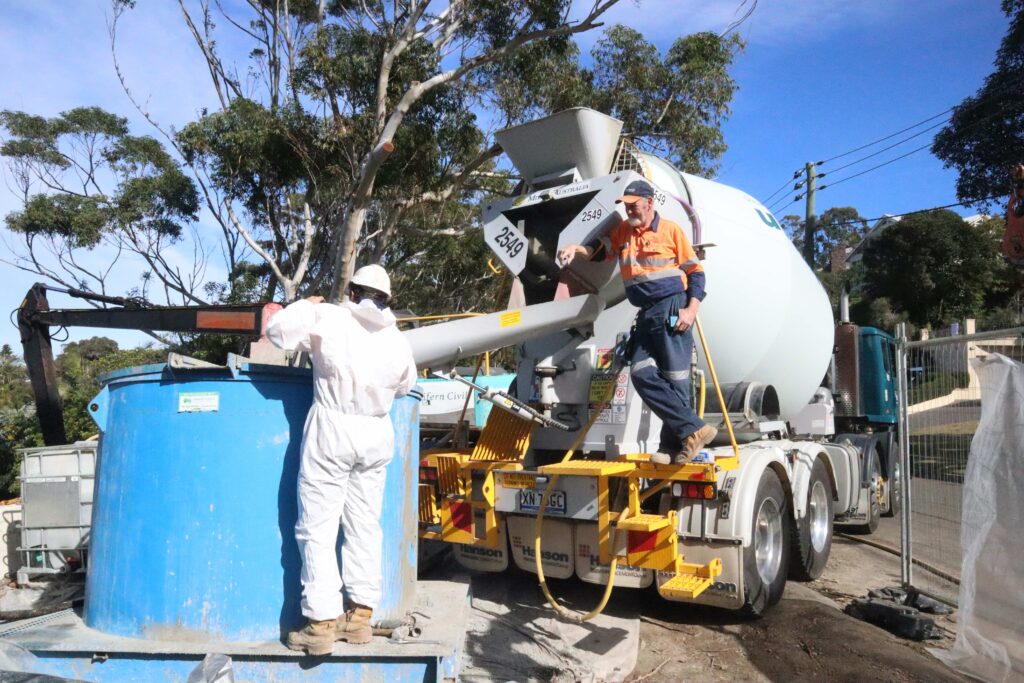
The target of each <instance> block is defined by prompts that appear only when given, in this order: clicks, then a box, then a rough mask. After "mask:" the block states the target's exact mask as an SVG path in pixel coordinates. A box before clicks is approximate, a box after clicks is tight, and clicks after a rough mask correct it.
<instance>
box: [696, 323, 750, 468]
mask: <svg viewBox="0 0 1024 683" xmlns="http://www.w3.org/2000/svg"><path fill="white" fill-rule="evenodd" d="M694 322H695V323H696V325H697V334H698V335H699V336H700V345H701V348H703V349H704V360H706V361H707V362H708V371H709V372H710V373H711V381H712V382H713V383H714V385H715V396H717V397H718V405H719V406H721V408H722V420H723V421H724V422H725V429H726V431H727V432H729V443H731V444H732V454H733V455H734V456H735V457H737V458H739V457H740V449H739V446H738V445H737V444H736V435H735V434H734V433H733V431H732V419H731V418H730V417H729V410H728V408H726V405H725V399H724V398H722V387H720V386H719V385H718V374H717V373H715V364H714V363H712V362H711V352H710V351H708V341H707V339H705V338H704V328H703V327H702V326H701V324H700V317H699V316H698V317H697V318H694Z"/></svg>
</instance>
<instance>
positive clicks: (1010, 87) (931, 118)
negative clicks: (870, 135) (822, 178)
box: [818, 83, 1020, 172]
mask: <svg viewBox="0 0 1024 683" xmlns="http://www.w3.org/2000/svg"><path fill="white" fill-rule="evenodd" d="M1019 87H1020V86H1019V84H1015V83H1009V84H1007V86H1006V87H1004V88H998V89H996V90H994V91H993V92H990V93H988V94H987V95H985V96H984V97H982V98H981V99H979V100H978V101H977V102H975V103H974V104H973V105H971V107H969V108H968V109H973V108H975V107H978V106H980V105H981V104H982V103H983V102H985V101H987V100H990V99H992V98H993V97H1000V96H1002V95H1005V94H1007V93H1009V92H1013V93H1016V91H1017V90H1018V89H1019ZM958 106H960V105H954V106H952V107H950V108H949V109H947V110H945V111H942V112H939V113H938V114H935V115H933V116H929V117H928V118H926V119H922V120H921V121H918V122H917V123H915V124H913V125H910V126H907V127H906V128H903V129H901V130H898V131H896V132H895V133H890V134H889V135H886V136H885V137H881V138H878V139H877V140H874V141H872V142H869V143H867V144H865V145H861V146H860V147H854V148H853V149H851V150H848V151H846V152H843V153H842V154H837V155H835V156H833V157H829V158H828V159H825V160H824V161H820V162H818V163H819V165H822V164H827V163H828V162H830V161H835V160H836V159H842V158H843V157H845V156H849V155H851V154H853V153H855V152H859V151H861V150H862V149H867V148H868V147H874V146H875V145H877V144H878V143H880V142H885V141H886V140H890V139H892V138H894V137H896V136H897V135H902V134H903V133H906V132H907V131H911V130H913V129H915V128H917V127H918V126H921V125H924V124H926V123H928V122H929V121H934V120H935V119H937V118H939V117H940V116H946V115H947V114H949V113H950V112H952V111H953V110H954V109H956V108H957V107H958ZM986 118H988V117H986ZM939 125H941V124H935V125H933V126H929V128H928V129H926V130H931V129H932V128H937V127H938V126H939ZM923 132H924V131H922V133H923ZM920 134H921V133H917V134H915V135H913V136H911V138H913V137H916V135H920ZM911 138H907V139H908V140H909V139H911ZM896 144H899V143H896ZM865 158H867V157H865ZM851 163H856V162H851ZM837 170H838V169H837ZM833 172H834V171H833Z"/></svg>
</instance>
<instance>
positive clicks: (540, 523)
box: [533, 378, 628, 624]
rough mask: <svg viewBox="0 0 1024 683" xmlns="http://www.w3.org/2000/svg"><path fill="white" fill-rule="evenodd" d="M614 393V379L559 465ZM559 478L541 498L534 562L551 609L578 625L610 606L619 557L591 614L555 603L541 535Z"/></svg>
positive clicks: (549, 485) (552, 481)
mask: <svg viewBox="0 0 1024 683" xmlns="http://www.w3.org/2000/svg"><path fill="white" fill-rule="evenodd" d="M613 391H615V380H614V378H613V379H612V381H611V382H609V383H608V389H607V390H606V391H605V393H604V396H602V397H601V401H600V402H599V403H597V404H596V405H597V409H596V410H594V414H593V415H591V416H590V421H589V422H587V425H586V426H585V427H584V428H583V429H581V430H580V433H579V436H577V437H576V439H575V440H574V441H573V442H572V445H571V446H569V450H567V451H566V452H565V455H563V456H562V459H561V460H560V461H559V463H563V462H566V461H567V460H569V459H571V458H572V454H573V453H575V452H576V449H577V448H579V447H580V444H582V443H583V439H585V438H586V437H587V433H588V432H589V431H590V428H591V427H593V426H594V422H595V421H597V417H598V415H600V414H601V411H603V410H604V409H605V407H606V406H607V405H608V402H609V401H610V400H611V397H612V392H613ZM558 477H559V475H557V474H554V475H551V479H549V480H548V485H547V486H546V487H545V488H544V495H543V496H541V499H540V506H539V508H538V509H537V522H536V524H535V525H534V542H533V549H534V554H533V555H534V557H533V560H534V562H535V563H536V565H537V580H538V581H539V582H540V589H541V591H543V593H544V597H545V598H547V600H548V603H549V604H550V605H551V607H553V608H554V610H555V612H557V613H558V614H560V615H562V616H563V617H565V618H567V619H568V620H570V621H572V622H575V623H577V624H582V623H583V622H584V621H589V620H591V619H593V618H594V617H596V616H597V615H598V614H600V613H601V611H602V610H604V606H605V605H606V604H608V598H610V597H611V595H612V586H613V585H614V584H615V567H616V565H617V564H618V557H616V556H615V555H612V564H611V567H610V569H611V574H610V575H609V576H608V585H607V586H606V587H605V590H604V596H603V597H602V598H601V602H600V603H599V604H598V606H597V607H595V608H594V609H592V610H591V611H590V612H587V613H586V614H585V615H583V616H582V617H581V616H580V615H578V614H575V613H573V612H570V611H569V610H567V609H565V608H564V607H562V606H561V605H559V604H558V602H556V601H555V598H554V596H553V595H551V591H550V590H548V582H547V580H546V579H545V578H544V568H543V567H542V566H541V560H540V535H541V529H542V527H543V525H544V509H545V508H546V507H547V506H548V499H549V498H550V497H551V490H552V489H553V488H554V486H555V483H556V482H558ZM627 510H628V508H627ZM620 519H621V518H620ZM615 540H616V538H615V536H614V534H613V536H612V548H613V549H614V548H615Z"/></svg>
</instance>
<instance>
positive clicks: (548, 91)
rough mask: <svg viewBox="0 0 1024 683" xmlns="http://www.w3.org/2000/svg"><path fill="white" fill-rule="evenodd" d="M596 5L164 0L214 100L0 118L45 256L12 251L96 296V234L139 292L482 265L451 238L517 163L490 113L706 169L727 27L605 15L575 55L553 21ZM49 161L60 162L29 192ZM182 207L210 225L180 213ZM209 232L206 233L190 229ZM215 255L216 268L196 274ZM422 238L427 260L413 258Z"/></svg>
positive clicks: (502, 187)
mask: <svg viewBox="0 0 1024 683" xmlns="http://www.w3.org/2000/svg"><path fill="white" fill-rule="evenodd" d="M617 2H618V0H599V1H598V2H590V3H573V2H572V0H529V1H527V0H516V1H515V2H496V1H495V0H467V1H466V2H458V3H443V2H429V1H428V2H416V3H413V2H407V1H402V2H397V3H351V2H315V1H313V0H299V1H297V2H296V1H293V2H290V3H268V2H249V3H242V4H234V5H227V4H221V3H206V2H190V1H189V0H183V2H182V3H180V7H181V9H182V17H183V20H184V22H185V24H186V26H187V27H188V29H189V31H190V33H191V35H192V38H193V39H194V42H195V46H196V47H197V48H198V49H199V51H200V54H201V55H202V56H203V58H204V59H205V61H206V67H207V69H205V71H204V73H203V74H199V75H197V77H208V78H210V80H211V82H212V85H213V89H214V92H215V93H216V97H217V101H216V106H212V107H209V108H207V109H204V110H201V111H200V112H199V114H198V116H197V117H196V118H195V119H194V120H192V121H190V122H187V123H185V124H184V125H180V126H178V127H176V128H172V127H170V126H163V125H161V123H160V122H158V121H155V120H153V119H152V118H151V117H150V116H149V115H148V114H147V113H146V107H145V105H144V103H143V102H141V101H138V100H136V99H134V96H133V95H132V89H131V88H130V87H129V84H128V83H127V82H125V81H122V83H123V84H124V86H125V92H126V93H127V94H128V96H129V98H131V100H132V102H133V103H134V104H135V105H136V107H137V109H138V110H139V111H140V112H141V113H142V114H143V115H144V116H146V118H147V119H148V120H149V122H150V123H151V124H153V126H154V127H155V128H156V130H157V132H158V133H159V135H157V136H156V137H155V138H148V137H138V136H135V135H133V134H132V133H131V132H130V131H129V130H128V127H127V123H126V121H125V119H124V118H122V117H120V116H118V115H116V114H111V113H108V112H104V111H102V110H99V109H96V108H81V109H76V110H73V111H72V112H66V113H65V114H62V115H61V116H59V117H56V118H54V119H44V118H40V117H35V116H33V115H31V114H26V113H23V112H7V113H6V114H5V118H4V119H2V120H0V124H3V127H4V128H5V129H6V130H7V133H8V135H9V139H8V140H7V144H6V145H5V146H4V148H3V150H2V154H4V155H5V156H6V157H7V161H8V165H9V166H10V167H11V168H12V169H13V170H15V171H16V173H15V176H16V177H19V178H24V179H25V181H26V191H25V193H24V195H25V196H24V206H23V208H22V210H20V211H18V212H15V213H14V214H12V215H11V216H9V217H8V222H9V224H10V225H11V226H12V227H13V228H14V229H16V230H18V231H19V232H20V234H22V235H23V236H25V239H26V244H27V245H28V247H29V251H30V252H31V251H32V250H33V249H35V250H39V249H44V248H45V249H51V250H53V251H55V252H56V257H57V259H58V263H59V267H57V268H54V269H50V268H48V266H46V265H45V263H44V262H43V261H42V260H38V261H36V260H33V259H32V258H31V253H30V254H29V255H28V256H29V257H28V258H26V259H25V262H24V264H25V265H26V267H28V268H29V269H32V268H33V267H35V266H36V265H37V264H43V265H39V266H38V267H39V268H40V270H41V272H42V274H43V275H45V276H48V277H50V278H51V279H56V280H58V281H59V282H62V283H63V284H69V285H73V286H78V287H83V285H85V287H83V288H90V289H98V290H101V291H102V290H104V288H105V287H104V280H105V277H106V272H104V271H101V272H99V273H96V272H82V271H83V269H82V268H81V267H80V263H79V262H76V261H75V259H74V258H73V257H74V254H75V251H76V250H78V249H83V248H92V247H94V246H95V245H98V244H103V243H112V244H115V245H116V247H117V248H119V249H125V248H127V249H129V250H131V251H134V252H135V253H138V254H139V255H140V256H142V257H143V258H145V259H147V262H148V263H149V264H150V271H149V272H148V273H147V274H145V275H144V278H143V282H142V284H141V285H140V288H139V291H137V292H132V293H133V294H142V295H146V294H147V292H148V291H152V290H155V289H157V288H158V287H159V288H163V289H166V290H167V291H169V292H171V293H172V294H173V295H176V296H179V297H180V299H181V300H182V301H184V302H200V301H202V302H211V301H225V302H247V301H254V300H267V299H275V298H283V299H284V300H285V301H290V300H293V299H294V298H296V297H298V296H301V295H302V294H303V293H309V292H316V293H322V294H328V293H331V292H333V293H334V294H335V295H337V294H338V293H339V292H341V291H344V284H345V282H346V280H347V277H348V276H349V274H350V273H351V272H352V270H353V268H354V267H355V266H356V265H358V264H362V263H370V262H376V263H381V264H382V265H384V266H385V267H388V268H392V269H394V268H396V267H402V268H411V269H414V270H415V271H416V272H427V271H430V270H433V271H435V272H437V271H440V270H452V272H456V273H460V275H459V276H457V277H456V278H455V281H457V282H464V281H466V280H465V278H467V277H468V278H470V280H473V279H474V278H475V279H478V280H480V281H483V280H487V279H490V278H492V277H493V273H492V272H491V271H490V270H489V269H488V268H487V267H486V259H482V260H477V261H476V262H475V263H468V262H464V261H465V259H470V258H472V259H477V258H478V256H477V251H479V250H478V249H477V248H476V247H474V246H469V245H466V246H463V245H457V243H458V242H459V241H461V240H463V239H466V240H470V241H478V240H479V233H478V232H477V228H479V221H478V218H477V217H476V212H475V210H474V207H475V205H476V203H477V202H478V201H479V200H480V199H481V198H482V197H486V196H494V195H502V194H509V193H511V192H512V191H514V188H515V184H516V180H517V179H516V178H511V177H509V173H508V172H507V171H506V170H504V169H503V168H502V167H501V166H499V165H497V163H496V159H497V157H498V156H499V155H500V153H501V150H500V148H499V147H498V146H497V145H495V144H494V143H493V142H492V139H491V138H492V133H493V132H494V130H495V129H497V128H500V127H504V126H507V125H511V124H514V123H519V122H522V121H524V120H527V119H530V118H534V117H536V116H539V115H543V114H548V113H552V112H554V111H558V110H561V109H564V108H566V107H572V106H591V107H593V108H596V109H598V110H601V111H604V112H606V113H609V114H612V115H614V116H617V117H619V118H621V119H622V120H623V121H624V123H625V131H626V133H627V134H628V135H630V136H631V137H632V139H633V140H634V141H635V142H636V143H637V144H638V145H640V146H641V147H643V148H645V149H647V150H651V151H655V152H657V153H659V154H661V155H663V156H667V157H668V158H669V159H670V160H671V161H673V162H675V163H676V164H678V165H680V166H681V167H683V168H684V169H685V170H688V171H691V172H704V173H707V172H711V171H713V170H714V169H715V168H716V164H717V160H718V158H719V157H720V156H721V154H722V153H723V151H724V149H725V143H724V140H723V137H722V134H721V131H720V125H721V122H722V120H723V119H724V117H726V116H727V115H728V113H729V102H730V101H731V98H732V96H733V94H734V92H735V90H736V84H735V82H734V81H733V79H732V78H731V76H730V75H729V68H730V67H731V64H732V61H733V59H734V57H735V55H736V54H737V52H738V51H739V50H740V49H741V48H742V42H741V41H740V40H739V39H738V38H737V37H736V36H735V35H733V34H730V35H726V36H724V37H723V36H718V35H715V34H712V33H699V34H695V35H692V36H682V37H680V38H679V39H678V40H676V41H675V42H674V43H672V45H671V46H669V47H668V49H667V50H664V51H663V52H662V51H659V50H658V49H657V47H656V46H655V45H653V44H652V43H650V42H648V41H647V40H645V39H644V38H643V36H642V35H641V34H640V33H638V32H637V31H635V30H633V29H630V28H627V27H623V26H612V27H609V28H607V29H606V30H605V32H604V34H603V37H602V38H601V39H600V40H599V41H598V42H597V44H596V45H595V46H594V48H593V50H592V52H591V55H590V57H591V60H590V61H589V62H588V63H587V65H586V66H584V65H583V61H584V60H581V56H580V54H579V49H578V48H577V46H576V45H575V43H574V42H573V35H574V34H578V33H582V32H585V31H590V30H594V29H596V28H597V27H598V26H600V25H601V24H600V20H601V18H602V17H603V16H604V15H605V13H606V12H607V11H608V9H610V8H611V7H612V6H613V5H614V4H616V3H617ZM112 4H113V7H114V13H113V17H112V25H111V37H112V44H113V46H114V50H115V60H116V59H117V45H118V40H119V38H118V36H119V33H121V32H123V31H125V30H128V28H127V26H128V25H127V24H125V23H124V22H123V21H121V20H122V18H123V17H124V15H125V13H126V12H129V11H133V10H135V4H136V3H134V2H131V1H129V0H112ZM142 7H143V6H142V5H140V6H139V8H138V9H137V10H135V11H141V10H142ZM224 45H232V46H238V45H242V46H244V48H243V49H242V50H240V51H239V52H238V54H243V53H244V54H247V57H245V58H243V59H241V60H239V59H235V58H233V57H228V56H225V52H224V48H223V47H222V46H224ZM122 73H123V71H122V70H120V69H119V70H118V75H119V76H121V74H122ZM158 140H162V141H163V145H161V144H160V142H158ZM21 171H31V172H23V173H20V175H19V172H21ZM54 171H59V172H61V173H63V174H65V175H67V176H68V177H67V179H66V180H64V181H62V183H61V185H60V187H59V188H57V189H55V188H47V187H46V182H45V180H46V178H47V176H48V174H50V173H53V172H54ZM79 177H84V178H85V180H86V183H85V186H86V187H85V189H84V190H81V191H80V190H78V188H77V187H75V186H74V182H75V181H76V180H78V179H79ZM29 180H31V181H33V182H34V183H35V184H34V185H33V188H32V189H31V191H30V190H29V188H28V184H29V183H28V181H29ZM36 188H39V189H36ZM200 206H201V207H202V208H203V209H204V213H203V217H204V221H205V220H206V218H207V217H208V218H209V219H210V220H212V222H213V226H212V227H214V228H215V229H214V230H213V231H210V230H205V227H206V226H203V227H204V230H202V231H200V230H199V226H198V225H197V224H196V221H197V218H198V216H199V208H200ZM431 217H432V220H431ZM200 232H202V235H203V236H202V239H200V238H199V235H200ZM186 233H189V234H191V239H193V240H194V241H196V242H197V243H198V246H197V247H196V255H195V258H196V262H197V265H196V267H195V268H194V269H192V270H191V271H190V272H181V270H179V266H180V264H171V263H168V262H167V261H166V260H165V257H164V256H163V255H162V254H161V252H162V251H163V250H164V249H165V248H166V247H167V246H168V245H170V244H173V243H175V242H176V241H177V240H180V239H182V236H183V235H186ZM211 234H212V235H213V239H218V240H220V239H222V242H221V243H220V244H219V245H213V244H210V243H209V242H208V241H207V240H209V239H211ZM431 236H433V237H435V238H436V239H437V241H436V243H434V244H430V245H429V246H430V247H435V246H436V245H437V244H445V245H448V247H450V248H446V249H441V250H438V249H427V250H424V248H420V246H417V245H418V244H419V245H421V246H428V245H426V244H425V240H429V238H430V237H431ZM216 247H220V248H219V249H216ZM217 252H220V253H222V254H223V256H224V260H225V266H226V271H227V278H226V281H224V282H208V283H206V285H205V287H199V284H200V283H202V282H203V280H204V277H203V274H204V272H205V271H204V268H205V263H206V260H207V258H208V255H211V254H214V253H217ZM426 254H429V255H430V257H431V258H432V259H435V260H432V261H430V262H427V261H421V260H420V259H423V258H426ZM401 279H402V278H401V276H399V280H401ZM406 280H407V281H408V282H410V283H411V282H412V280H411V279H409V278H406ZM453 282H454V281H453ZM438 286H442V283H438ZM453 286H454V284H453ZM506 287H507V283H506ZM457 299H458V297H454V298H449V297H448V294H447V293H445V294H444V295H443V296H441V297H433V298H425V299H424V301H425V302H426V303H429V302H431V301H433V302H436V303H437V304H438V305H440V304H441V302H442V301H444V305H445V306H448V305H450V304H451V303H452V301H454V300H457Z"/></svg>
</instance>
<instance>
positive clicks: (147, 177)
mask: <svg viewBox="0 0 1024 683" xmlns="http://www.w3.org/2000/svg"><path fill="white" fill-rule="evenodd" d="M0 128H3V129H4V130H5V131H6V133H7V136H8V137H7V139H6V140H5V141H4V143H3V144H2V145H0V155H2V156H4V157H6V158H7V160H8V165H9V167H10V169H11V171H12V174H11V175H12V177H13V179H14V182H15V184H16V189H17V190H18V192H19V193H20V194H21V198H22V201H23V204H22V208H21V210H20V211H13V212H11V213H9V214H7V216H6V217H5V221H6V223H7V227H8V228H9V229H10V230H11V231H12V232H14V233H16V234H19V235H21V236H22V237H23V239H24V245H25V252H24V253H21V254H19V255H16V258H17V260H18V264H19V266H21V267H23V268H25V269H27V270H32V271H35V272H37V273H39V274H40V275H44V276H46V277H48V278H50V279H51V280H54V281H56V282H59V283H61V284H63V285H65V286H69V287H77V288H82V289H91V290H94V291H101V292H102V291H104V290H105V289H106V281H107V278H108V276H109V274H110V272H111V269H112V268H113V267H114V264H115V263H116V262H117V257H116V256H115V257H114V259H113V261H112V262H110V263H108V264H107V265H106V266H104V267H101V268H88V267H86V266H84V265H82V262H81V259H79V258H76V254H75V252H76V251H78V250H81V249H94V248H95V247H97V246H99V245H100V244H101V243H107V244H109V245H110V246H112V247H113V248H114V249H115V250H116V254H118V255H119V254H120V253H121V252H123V251H128V252H132V253H134V254H137V255H138V256H140V257H142V259H143V260H144V261H145V262H146V264H147V265H148V266H149V271H148V273H147V275H148V276H155V278H156V279H157V280H158V281H159V282H160V283H161V285H162V287H163V288H165V289H166V291H168V292H173V293H174V296H175V299H176V300H177V301H179V302H192V301H199V300H200V299H198V297H197V296H196V292H195V287H196V285H197V280H198V272H197V271H192V272H191V273H189V272H185V273H183V272H182V271H181V269H180V267H178V266H175V265H172V264H170V263H168V262H167V261H166V260H164V257H163V255H162V254H161V252H162V251H163V249H164V248H165V247H167V246H169V245H172V244H174V243H176V242H178V241H179V240H180V239H181V237H182V234H183V233H184V231H185V229H186V226H188V225H190V224H191V223H192V222H193V221H195V220H196V218H197V216H198V212H199V195H198V193H197V191H196V188H195V185H194V184H193V182H192V180H191V179H190V178H189V177H188V176H187V175H185V173H184V172H183V171H182V170H181V168H180V166H179V164H178V163H177V162H176V161H175V160H174V159H173V158H172V157H171V155H170V154H168V152H167V151H166V149H165V148H164V147H163V145H161V144H160V143H159V142H158V141H157V140H155V139H154V138H152V137H147V136H133V135H130V134H129V132H128V122H127V120H126V119H125V118H123V117H121V116H117V115H115V114H111V113H109V112H106V111H103V110H102V109H99V108H98V107H78V108H75V109H71V110H69V111H66V112H63V113H62V114H60V115H58V116H55V117H52V118H44V117H41V116H34V115H30V114H26V113H24V112H20V111H10V110H5V111H0ZM45 256H49V257H50V259H49V261H48V260H47V259H46V258H44V257H45ZM203 266H205V263H204V264H197V267H198V268H199V269H200V270H201V268H202V267H203ZM148 279H149V278H148V277H147V278H144V283H145V282H148ZM140 293H141V294H142V295H143V296H145V295H146V294H147V292H146V291H145V287H144V288H143V291H141V292H140Z"/></svg>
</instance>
